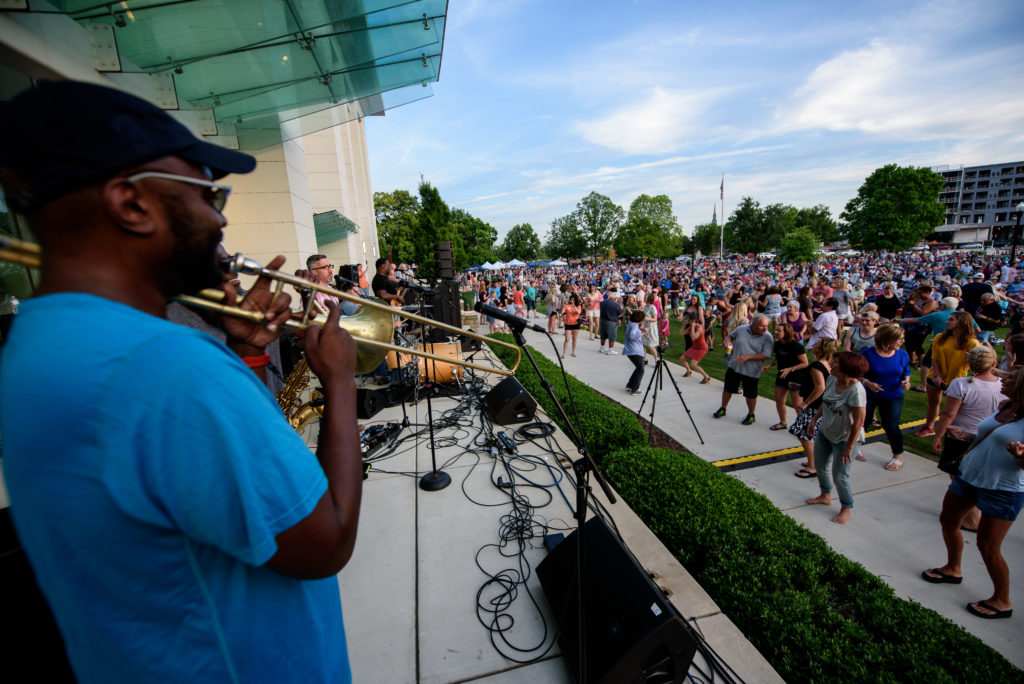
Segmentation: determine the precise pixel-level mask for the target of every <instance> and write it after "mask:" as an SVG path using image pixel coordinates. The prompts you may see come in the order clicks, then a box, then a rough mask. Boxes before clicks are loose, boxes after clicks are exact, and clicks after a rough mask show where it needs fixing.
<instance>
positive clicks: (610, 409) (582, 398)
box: [488, 333, 647, 463]
mask: <svg viewBox="0 0 1024 684" xmlns="http://www.w3.org/2000/svg"><path fill="white" fill-rule="evenodd" d="M488 337H492V338H494V339H499V340H503V341H505V342H512V341H513V340H512V336H511V335H506V334H503V333H493V334H491V335H488ZM489 347H490V349H491V351H493V352H494V354H495V355H496V356H497V357H498V358H499V359H501V362H502V363H503V364H505V365H506V366H508V367H511V366H512V364H513V363H514V362H515V352H514V351H512V350H511V349H506V348H505V347H498V346H495V345H489ZM531 352H532V353H533V358H534V360H535V361H536V362H537V365H538V366H539V367H540V370H541V372H542V373H543V374H544V377H545V378H547V380H548V382H550V383H551V388H552V389H553V390H554V393H555V396H556V397H558V401H559V402H560V403H561V404H562V408H563V409H565V413H566V415H568V416H569V418H570V419H571V420H572V419H573V414H572V404H570V403H569V395H568V394H567V393H566V385H565V383H563V382H562V369H561V368H560V367H559V366H558V364H556V363H554V362H552V361H550V360H549V359H548V358H547V357H546V356H544V355H543V354H541V353H539V352H537V351H535V350H533V349H532V348H531ZM567 377H568V384H569V387H570V388H571V389H572V396H573V399H574V400H575V402H576V409H577V410H578V411H579V416H580V423H582V425H581V426H579V427H581V428H582V430H583V435H584V438H585V439H586V442H587V447H588V448H589V449H590V455H591V456H593V457H594V460H595V461H597V462H598V463H600V462H601V457H602V456H604V455H605V454H607V453H610V452H612V451H616V450H618V449H623V448H634V447H642V446H645V445H646V444H647V433H646V432H644V430H643V428H642V427H640V422H639V421H638V420H637V419H636V415H635V414H633V413H632V412H631V411H629V410H628V409H626V408H623V407H622V406H620V405H619V404H616V403H614V402H610V401H608V400H607V399H605V398H603V397H602V396H601V395H599V394H597V393H596V392H594V391H593V390H592V389H590V386H589V385H586V384H584V383H582V382H580V381H579V380H577V379H576V378H574V377H573V376H571V375H569V376H567ZM516 379H517V380H519V382H520V384H522V386H523V388H524V389H525V390H526V391H527V392H529V393H530V394H531V395H533V398H534V399H536V400H537V402H538V403H539V404H540V405H541V406H542V407H543V408H544V410H545V411H546V412H547V414H548V415H549V416H551V418H552V420H554V421H555V423H556V424H557V425H558V427H560V428H561V429H562V431H563V432H565V433H566V434H569V429H568V426H566V425H563V424H562V419H561V417H560V416H559V415H558V410H557V409H556V408H555V405H554V403H553V402H552V401H551V397H549V396H548V393H547V390H545V389H544V387H543V386H542V385H541V381H540V377H538V375H537V371H535V370H534V369H533V365H532V364H531V363H530V360H529V359H527V358H526V354H525V353H524V354H523V358H522V362H521V363H520V364H519V369H518V370H517V371H516Z"/></svg>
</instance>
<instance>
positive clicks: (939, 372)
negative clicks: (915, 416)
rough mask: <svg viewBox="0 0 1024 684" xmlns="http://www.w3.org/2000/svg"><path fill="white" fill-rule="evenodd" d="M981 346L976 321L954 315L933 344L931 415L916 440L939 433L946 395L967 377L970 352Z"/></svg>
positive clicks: (962, 314)
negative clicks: (953, 384) (958, 380)
mask: <svg viewBox="0 0 1024 684" xmlns="http://www.w3.org/2000/svg"><path fill="white" fill-rule="evenodd" d="M979 344H980V342H978V340H977V339H975V337H974V319H973V318H971V315H970V314H969V313H967V312H964V311H955V312H953V313H952V314H951V315H950V317H949V319H948V320H947V321H946V331H945V332H944V333H942V334H941V335H939V336H938V337H936V338H935V342H934V343H933V344H932V368H931V371H930V372H929V373H928V379H927V380H925V386H926V387H927V389H928V414H927V417H926V418H925V422H924V426H923V427H922V428H921V429H920V430H918V431H917V432H915V433H914V436H915V437H929V436H931V435H934V434H935V430H934V428H933V427H932V425H933V424H934V423H935V419H936V418H937V417H938V415H939V402H940V401H941V400H942V392H943V391H944V390H945V389H946V388H947V387H948V386H949V383H950V382H952V380H953V379H954V378H962V377H964V376H966V375H967V368H968V366H967V352H969V351H971V350H972V349H974V348H975V347H977V346H978V345H979Z"/></svg>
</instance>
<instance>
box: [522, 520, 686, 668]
mask: <svg viewBox="0 0 1024 684" xmlns="http://www.w3.org/2000/svg"><path fill="white" fill-rule="evenodd" d="M583 528H584V531H585V534H586V544H585V546H584V551H585V552H586V561H585V562H586V572H585V573H584V591H583V601H584V604H583V605H584V621H583V624H584V625H585V626H586V629H585V630H584V634H585V644H586V659H585V662H586V681H587V682H588V683H590V682H601V683H603V684H620V683H622V682H637V683H639V682H659V683H664V684H668V683H669V682H674V683H679V682H683V681H685V680H686V675H687V672H688V671H689V669H690V664H691V663H692V662H693V656H694V654H695V653H696V651H697V642H696V641H695V639H694V637H693V633H692V632H691V631H690V628H689V626H688V625H687V624H686V621H685V620H683V618H682V617H681V616H680V615H679V613H678V612H677V611H676V609H675V607H674V606H673V605H672V604H671V603H670V602H669V600H668V599H667V598H665V596H664V594H663V593H662V592H661V590H660V589H658V587H657V586H656V585H655V584H654V583H653V582H652V581H651V580H650V578H649V577H648V576H647V573H646V572H645V571H644V570H643V568H641V567H640V566H639V565H638V564H637V562H636V560H635V559H634V558H633V556H632V554H630V553H629V551H627V550H626V548H625V547H623V545H622V542H621V541H619V539H618V537H616V536H615V534H614V533H613V532H612V531H611V530H610V529H609V528H608V525H607V524H606V523H605V522H604V520H603V519H601V518H600V517H596V516H595V517H593V518H591V519H590V520H588V521H587V523H586V524H585V525H584V526H583ZM578 534H579V532H578V531H577V532H573V533H572V534H570V535H569V536H568V537H566V538H565V539H564V540H562V542H561V543H560V544H558V545H557V546H556V547H555V548H553V549H552V550H551V553H549V554H548V556H547V557H546V558H545V559H544V560H543V561H541V562H540V564H539V565H538V566H537V577H538V578H539V579H540V583H541V586H542V587H543V588H544V593H545V594H546V595H547V598H548V603H549V604H550V605H551V614H552V615H554V616H555V618H556V619H559V617H560V618H561V624H560V626H559V644H560V645H561V647H562V653H563V655H564V656H565V660H566V662H567V663H568V665H569V669H570V670H571V671H572V673H573V676H574V677H575V679H576V681H577V682H580V672H579V669H580V667H579V666H580V664H579V658H578V653H579V643H580V629H579V622H580V621H579V613H578V606H579V601H578V597H577V588H576V587H577V578H578V576H579V574H578V573H577V572H576V566H577V562H576V559H577V548H578V545H577V544H578V542H577V540H578Z"/></svg>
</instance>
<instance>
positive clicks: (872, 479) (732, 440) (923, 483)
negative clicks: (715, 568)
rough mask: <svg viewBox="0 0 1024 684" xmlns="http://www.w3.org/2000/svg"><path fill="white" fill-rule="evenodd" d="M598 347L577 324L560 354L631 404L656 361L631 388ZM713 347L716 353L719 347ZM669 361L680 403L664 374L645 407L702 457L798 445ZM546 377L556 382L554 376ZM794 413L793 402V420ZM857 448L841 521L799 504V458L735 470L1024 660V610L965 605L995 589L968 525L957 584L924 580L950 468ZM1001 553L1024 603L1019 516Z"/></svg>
mask: <svg viewBox="0 0 1024 684" xmlns="http://www.w3.org/2000/svg"><path fill="white" fill-rule="evenodd" d="M542 323H543V322H542ZM526 336H527V341H528V342H529V344H530V345H531V346H532V347H533V348H534V349H536V350H538V351H540V352H541V353H543V354H544V355H545V356H547V357H548V358H549V359H551V360H556V358H555V357H556V354H557V355H560V354H561V351H562V341H563V339H564V336H563V335H562V331H559V334H558V335H556V336H554V339H555V341H556V343H557V352H555V351H554V350H552V346H551V344H550V343H549V342H548V341H547V340H546V339H545V336H544V335H542V334H540V333H536V332H529V331H527V332H526ZM598 348H599V345H598V342H597V341H596V340H594V341H591V340H588V339H587V332H586V331H585V330H581V331H580V336H579V340H578V342H577V352H576V356H575V357H573V356H571V355H569V356H567V357H566V358H565V359H562V360H561V361H562V363H563V364H564V365H565V369H566V371H567V372H568V373H570V374H572V375H574V376H576V377H577V378H578V379H580V380H581V381H583V382H586V383H587V384H588V385H590V386H591V387H593V388H594V389H596V390H597V391H599V392H601V393H602V394H605V395H606V396H608V397H610V398H612V399H613V400H615V401H617V402H619V403H620V404H622V405H623V406H625V407H626V408H629V409H631V410H633V411H637V410H638V409H640V407H641V403H642V401H643V398H644V391H645V390H647V388H648V384H649V381H650V379H651V369H653V368H654V365H653V361H652V362H651V365H649V366H648V367H647V368H648V371H647V373H645V376H644V379H643V382H642V384H641V394H639V395H630V394H628V393H627V392H626V390H625V386H626V380H627V379H628V378H629V375H630V373H631V372H632V370H633V365H632V363H630V362H629V361H628V360H627V359H624V358H622V357H621V356H618V355H616V356H607V355H604V354H601V353H599V351H598ZM615 350H616V351H619V352H621V350H622V345H621V344H616V345H615ZM709 353H710V354H721V353H722V352H721V351H720V350H717V349H716V350H715V351H712V352H709ZM556 362H557V361H556ZM665 370H666V371H671V373H672V374H673V376H674V377H675V379H676V383H677V384H678V385H679V389H680V394H681V395H682V399H683V402H682V403H681V402H680V398H679V397H678V396H677V395H676V392H675V389H674V387H673V386H672V384H671V382H669V380H668V378H664V380H663V384H662V387H661V388H660V389H659V390H658V393H657V400H656V402H655V401H653V399H654V397H653V390H652V395H651V396H648V397H647V400H646V403H645V404H644V405H643V410H642V412H641V415H642V416H643V417H644V418H647V419H651V420H653V422H654V424H655V425H657V426H658V427H659V428H660V429H662V430H664V431H665V432H666V433H668V434H669V435H671V436H672V437H673V438H674V439H676V440H677V441H679V442H680V443H681V444H683V445H685V446H686V448H687V449H688V450H689V451H692V452H693V453H694V454H696V455H697V456H699V457H701V458H703V459H704V460H706V461H719V460H722V459H727V458H735V457H740V456H747V455H750V454H755V453H760V452H764V451H771V450H774V449H784V448H787V447H792V446H795V445H797V444H798V442H797V441H796V439H795V438H794V437H793V436H792V435H790V434H789V433H788V432H787V431H785V430H779V431H775V432H773V431H771V430H769V429H768V428H769V426H771V425H772V424H774V423H775V422H777V420H778V416H777V414H776V409H775V403H774V402H773V401H772V400H770V399H765V398H759V399H758V404H757V423H755V424H754V425H751V426H743V425H741V424H740V421H742V420H743V418H744V416H745V415H746V413H747V411H746V404H745V402H744V400H743V397H742V396H735V397H733V398H732V401H731V402H730V404H729V407H728V409H729V413H728V415H726V416H725V417H724V418H721V419H717V420H716V419H714V418H712V417H711V414H712V413H714V411H715V410H716V409H717V408H718V407H719V406H720V404H721V399H722V383H721V382H719V381H717V380H712V381H711V382H710V383H709V384H707V385H701V384H699V381H700V377H699V376H698V375H697V374H694V375H692V376H690V377H689V378H686V379H683V378H682V371H683V369H682V368H681V367H680V366H678V365H676V364H674V363H669V364H668V365H667V366H666V367H665ZM770 372H771V371H770ZM548 380H550V381H551V382H552V383H557V382H559V378H548ZM654 404H656V405H655V406H654V407H653V417H652V405H654ZM683 404H685V407H686V408H689V411H690V415H691V416H692V418H693V420H694V423H695V424H696V427H697V430H698V431H699V433H700V436H701V437H702V438H703V443H701V441H700V439H699V438H698V435H697V432H695V430H694V427H693V425H691V424H690V420H689V419H688V418H687V415H686V411H685V408H684V405H683ZM794 415H795V414H794V413H793V411H792V409H790V411H789V416H790V421H792V418H793V417H794ZM863 453H864V454H865V456H866V457H867V461H865V462H859V461H858V462H855V465H854V468H853V469H852V472H851V480H852V484H853V489H854V497H855V506H854V515H853V518H852V519H851V521H850V523H849V524H847V525H837V524H834V523H832V522H831V518H832V517H833V516H834V515H835V513H837V512H838V510H839V504H838V501H836V502H835V503H834V504H833V505H832V506H831V507H830V508H828V509H826V508H825V507H823V506H809V505H807V504H806V503H804V501H805V499H807V498H808V497H812V496H816V495H817V494H818V492H819V490H818V484H817V479H814V478H812V479H808V480H802V479H800V478H797V477H794V473H795V472H796V471H797V470H798V469H799V463H800V462H801V461H802V460H803V459H802V458H797V459H794V460H791V461H785V462H781V463H774V464H768V465H763V466H758V467H753V468H748V469H744V470H737V471H734V472H733V473H731V474H732V475H733V476H734V477H736V478H737V479H739V480H741V481H742V482H744V483H746V484H747V485H748V486H750V488H751V489H753V490H755V491H757V492H760V493H761V494H764V495H765V496H767V497H768V498H769V499H771V501H772V502H773V503H774V504H775V505H776V506H777V507H778V508H779V509H780V510H781V511H783V512H784V513H786V514H787V515H789V516H790V517H792V518H793V519H794V520H796V521H798V522H800V523H801V524H803V525H804V526H806V527H807V528H808V529H810V530H812V531H813V532H815V533H817V534H819V535H821V536H822V537H823V538H824V539H825V540H826V541H827V542H828V544H829V545H831V546H832V548H833V549H835V550H836V551H838V552H839V553H842V554H843V555H844V556H846V557H847V558H849V559H851V560H854V561H856V562H858V563H861V564H862V565H863V566H864V567H865V568H866V569H867V570H868V571H869V572H872V573H874V574H876V575H877V576H878V577H880V578H881V579H882V580H883V581H885V582H886V583H888V584H889V585H890V586H891V587H892V588H893V589H894V590H895V591H896V593H897V594H898V595H899V596H901V597H903V598H908V599H912V600H914V601H917V602H919V603H921V604H922V605H924V606H926V607H928V608H931V609H932V610H934V611H936V612H938V613H940V614H941V615H944V616H946V617H947V618H949V619H950V620H953V621H954V622H956V623H957V624H959V625H961V626H963V627H964V628H965V629H966V630H967V631H969V632H970V633H972V634H974V635H975V636H977V637H978V638H979V639H981V640H982V641H984V642H985V643H987V644H989V645H990V646H992V647H993V648H995V649H996V650H998V651H999V652H1000V653H1002V654H1003V655H1004V656H1005V657H1006V658H1007V659H1008V660H1010V662H1012V663H1014V664H1016V665H1017V666H1018V667H1021V668H1024V632H1022V630H1020V629H1019V628H1018V627H1019V625H1018V624H1017V621H1018V620H1020V619H1024V618H1020V617H1017V616H1015V617H1014V618H1011V619H1009V620H983V619H981V618H977V617H975V616H973V615H971V614H970V613H968V612H967V610H966V608H965V605H966V604H967V603H968V602H970V601H976V600H979V599H983V598H986V597H988V596H989V595H990V594H991V591H992V584H991V581H990V580H989V577H988V573H987V572H986V571H985V566H984V564H983V563H982V561H981V557H980V555H979V553H978V551H977V546H976V541H975V535H974V534H972V533H965V534H964V538H965V539H964V541H965V548H964V556H963V568H964V582H963V584H960V585H941V584H929V583H927V582H925V581H924V580H923V579H921V571H922V570H923V569H925V568H929V567H935V566H939V565H942V564H944V563H945V556H946V551H945V546H944V544H943V542H942V535H941V532H940V529H939V522H938V514H939V510H940V508H941V505H942V498H943V496H944V494H945V491H946V488H947V486H948V485H949V476H948V475H946V474H945V473H943V472H941V471H939V470H938V469H937V468H936V467H935V463H934V462H933V461H930V460H928V459H925V458H922V457H919V456H915V455H914V454H910V453H907V454H905V455H904V465H903V468H902V469H901V470H899V471H897V472H890V471H888V470H885V468H884V467H883V466H884V465H885V463H886V462H887V461H888V460H889V457H890V456H891V452H890V450H889V446H888V443H886V442H884V441H883V442H876V443H873V444H869V445H867V446H866V447H865V448H864V451H863ZM1003 555H1004V557H1005V558H1006V561H1007V563H1008V564H1009V567H1010V572H1011V576H1012V581H1011V600H1012V602H1013V603H1014V605H1016V606H1019V607H1020V609H1024V535H1022V533H1021V524H1017V525H1015V526H1014V527H1012V528H1011V529H1010V532H1009V534H1008V535H1007V537H1006V540H1005V541H1004V542H1003Z"/></svg>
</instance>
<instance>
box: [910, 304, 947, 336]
mask: <svg viewBox="0 0 1024 684" xmlns="http://www.w3.org/2000/svg"><path fill="white" fill-rule="evenodd" d="M954 313H956V311H955V310H954V309H946V310H945V311H932V312H931V313H930V314H925V315H924V316H921V317H920V318H919V319H917V320H918V321H920V322H921V323H924V324H925V325H928V326H930V327H931V329H932V333H933V334H935V335H938V334H939V333H941V332H945V330H946V323H947V321H949V317H950V316H952V315H953V314H954Z"/></svg>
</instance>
